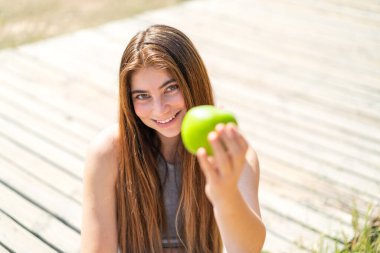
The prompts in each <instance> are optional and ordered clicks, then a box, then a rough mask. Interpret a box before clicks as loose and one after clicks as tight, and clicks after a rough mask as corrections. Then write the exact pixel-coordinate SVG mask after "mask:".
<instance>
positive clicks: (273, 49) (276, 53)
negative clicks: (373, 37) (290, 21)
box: [146, 4, 380, 90]
mask: <svg viewBox="0 0 380 253" xmlns="http://www.w3.org/2000/svg"><path fill="white" fill-rule="evenodd" d="M186 6H187V7H188V6H192V5H191V4H189V5H186ZM236 8H237V9H239V10H241V8H240V7H239V6H237V7H236ZM194 9H195V10H194ZM194 9H190V10H191V11H192V13H193V14H194V12H199V13H196V18H194V15H193V17H192V19H191V20H187V19H184V20H183V22H181V28H183V29H185V28H186V29H185V30H186V31H187V32H188V33H189V34H190V35H193V36H192V37H195V38H197V37H200V36H201V35H198V34H202V33H200V31H199V29H202V30H201V31H209V32H207V34H208V35H210V33H212V34H211V35H210V36H208V37H207V38H204V40H203V41H202V43H198V44H200V45H202V47H203V45H207V43H213V44H214V45H213V47H214V50H215V49H221V48H222V47H223V46H226V44H228V45H229V47H231V46H232V47H235V49H241V50H243V51H244V52H243V54H244V55H245V54H246V53H247V52H251V53H252V52H255V55H254V57H249V58H248V57H242V58H241V59H243V60H244V59H249V60H251V61H255V60H257V62H258V64H262V65H264V66H265V65H266V64H268V61H271V60H272V61H273V64H275V66H278V65H279V63H282V65H283V68H282V69H281V71H282V72H288V71H292V70H293V71H292V72H294V73H299V74H301V75H302V73H304V72H305V67H307V69H306V70H308V69H310V67H308V66H310V64H314V65H313V66H312V68H313V69H321V68H322V69H326V66H327V64H329V61H327V60H326V59H324V58H325V57H328V56H330V55H332V53H331V52H326V54H325V55H324V58H323V59H320V60H313V58H315V57H319V58H320V56H319V55H315V53H316V52H317V53H318V54H320V53H321V52H323V50H324V49H321V48H320V46H317V48H319V49H320V50H318V51H316V50H315V48H316V46H315V45H313V44H312V42H311V41H315V40H317V39H318V38H316V36H315V33H313V38H312V39H311V41H307V42H305V43H303V44H301V45H302V46H300V45H299V44H298V43H294V42H292V40H290V41H288V39H287V38H288V37H287V36H288V34H289V33H288V32H287V31H286V32H285V35H286V36H285V37H282V36H281V35H277V32H280V31H282V30H284V29H285V30H286V29H293V27H294V25H289V26H284V25H282V23H281V22H278V23H276V24H275V25H274V26H275V27H277V29H278V30H280V31H271V32H268V34H272V35H273V34H275V35H274V36H277V37H274V38H268V39H265V40H263V41H262V40H261V39H260V38H261V37H262V36H263V34H264V36H266V34H267V33H266V32H265V31H267V29H266V27H265V24H266V23H267V22H270V21H271V20H272V18H271V19H268V20H266V19H265V17H268V15H266V16H264V17H260V16H259V18H258V17H257V16H255V13H253V14H252V13H250V15H238V14H236V13H234V12H233V11H232V10H230V9H228V14H226V13H222V14H220V15H219V16H217V15H214V13H215V12H218V10H221V9H222V8H213V9H212V8H211V10H210V11H209V10H208V8H199V6H196V7H195V8H194ZM248 9H249V8H248ZM258 9H260V6H258ZM190 10H188V11H190ZM252 11H254V12H258V11H260V10H257V9H253V10H252ZM271 11H272V10H271ZM168 14H171V15H168ZM206 14H207V15H206ZM173 15H179V14H178V13H177V12H176V11H174V10H171V11H170V10H168V11H165V12H153V13H151V14H150V16H148V17H146V20H151V22H152V23H154V22H167V23H169V24H170V22H172V23H173V24H174V25H175V23H174V22H173V19H171V18H170V17H171V16H173ZM223 15H224V17H225V16H228V17H229V18H228V19H226V18H224V19H222V17H223ZM234 15H235V16H234ZM252 16H253V17H256V18H255V19H254V21H252V20H250V21H249V20H248V19H249V18H250V17H252ZM235 17H239V18H245V19H246V20H235V19H234V18H235ZM276 17H277V15H274V16H273V18H276ZM198 19H200V20H198ZM205 19H207V20H209V21H210V20H213V19H214V20H215V19H218V20H221V21H220V22H222V25H220V24H219V23H218V26H213V25H214V22H206V21H205ZM194 20H195V21H196V22H200V23H202V24H203V25H202V26H201V28H199V27H197V26H196V24H194ZM223 20H227V21H228V22H227V21H225V22H226V23H223ZM261 20H262V21H263V22H262V23H260V24H257V29H256V30H255V29H251V27H250V26H249V25H250V24H252V23H255V22H259V21H261ZM202 21H204V22H202ZM231 21H232V22H231ZM297 22H298V21H297ZM239 23H240V24H239ZM298 23H300V22H298ZM262 26H263V27H262ZM194 27H197V28H196V29H195V30H194ZM261 27H262V28H261ZM307 30H308V29H303V30H302V31H307ZM226 31H229V32H228V33H229V34H231V36H228V37H224V39H223V40H220V39H218V38H220V37H221V36H223V35H224V34H225V33H226ZM249 31H252V32H249ZM321 31H324V30H321ZM293 33H294V29H293ZM297 34H298V36H299V34H300V32H297ZM301 34H302V35H303V33H301ZM321 35H323V33H322V34H321ZM329 37H330V38H331V37H338V38H339V36H338V35H337V34H334V35H331V34H329ZM299 39H302V38H294V39H293V40H294V41H295V42H296V41H298V40H299ZM278 40H281V41H282V43H277V41H278ZM323 41H326V40H324V39H323ZM309 45H310V50H309V52H308V53H309V55H305V52H298V51H300V50H304V49H305V47H309ZM336 45H337V46H339V48H340V50H341V47H342V43H340V42H337V43H336ZM358 45H361V44H359V43H358ZM285 46H288V47H290V48H288V49H287V48H284V47H285ZM331 47H332V43H327V44H326V48H328V49H330V48H331ZM351 48H352V46H350V47H348V49H347V50H348V52H347V54H348V53H350V52H351V51H352V50H351ZM372 48H373V50H372V51H374V50H375V51H378V50H376V48H378V46H374V47H372ZM367 49H368V48H367ZM337 50H338V49H337ZM337 50H336V51H337ZM205 51H207V50H205ZM222 51H223V52H224V53H223V56H225V55H226V54H228V51H227V50H222ZM287 51H289V52H287ZM336 51H335V52H336ZM218 53H219V52H218ZM284 53H286V54H284ZM310 53H311V55H310ZM347 54H345V55H347ZM219 55H220V54H219ZM235 55H236V54H234V56H235ZM340 55H341V54H340ZM371 55H372V54H371ZM353 57H356V56H353ZM261 58H264V59H265V60H262V59H261ZM271 58H273V59H271ZM356 58H357V57H356ZM356 58H355V60H352V61H345V62H340V63H339V64H335V65H336V67H334V71H327V73H326V72H325V73H324V75H334V76H336V75H335V74H336V73H339V72H340V73H341V74H340V75H339V79H342V78H343V80H344V83H345V85H346V86H347V85H349V83H351V82H353V81H354V80H358V79H357V78H355V77H356V75H353V76H350V75H352V73H355V74H356V73H357V71H358V69H360V68H361V67H362V66H368V64H364V63H362V64H360V63H359V62H358V60H357V59H356ZM332 59H333V60H335V59H340V57H333V58H332ZM359 59H361V58H359ZM239 60H240V59H239ZM294 61H299V63H297V66H294V67H291V65H292V64H293V63H296V62H294ZM352 62H353V63H354V64H355V65H353V66H352V69H350V71H349V72H350V73H346V72H347V71H344V72H342V69H344V70H345V69H347V67H346V65H347V64H349V63H352ZM321 63H323V64H322V65H321ZM342 64H343V65H344V67H343V66H342ZM249 66H251V65H249ZM255 69H256V68H254V67H253V66H252V68H251V71H255ZM259 69H260V68H259ZM278 69H279V68H278V67H277V69H275V71H272V74H276V72H278V71H277V70H278ZM372 70H373V68H372ZM229 72H231V71H229ZM361 76H362V78H360V82H359V80H358V81H357V82H356V83H355V85H360V84H362V83H364V84H366V83H368V82H370V83H373V85H371V86H370V87H371V88H373V89H375V88H376V89H377V90H378V86H377V85H376V84H377V83H378V81H379V80H380V79H379V77H378V78H377V79H373V80H372V79H371V78H372V77H373V75H370V74H367V73H363V74H362V75H361ZM347 77H349V78H347ZM368 78H369V79H368ZM367 79H368V80H367ZM370 79H371V80H372V81H371V80H370Z"/></svg>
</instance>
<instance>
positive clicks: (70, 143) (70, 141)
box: [0, 100, 88, 159]
mask: <svg viewBox="0 0 380 253" xmlns="http://www.w3.org/2000/svg"><path fill="white" fill-rule="evenodd" d="M0 115H1V117H3V118H4V119H5V120H7V121H9V122H12V123H14V124H16V125H19V126H20V127H22V128H24V129H26V130H27V131H29V132H31V133H34V134H35V135H38V136H41V138H42V139H46V140H47V141H49V142H50V143H54V145H56V146H58V147H60V148H62V149H64V150H67V151H68V152H71V153H73V154H75V155H76V156H77V157H79V158H81V159H84V156H85V150H86V148H87V145H88V142H86V141H84V140H81V139H78V138H76V137H75V136H73V135H71V134H70V133H68V132H66V131H64V130H62V129H59V128H58V127H56V126H54V125H51V124H49V122H46V121H44V120H41V119H38V118H36V117H34V115H31V114H30V113H27V112H25V111H24V110H22V109H21V108H17V107H14V106H12V105H10V104H8V103H4V101H3V100H0Z"/></svg>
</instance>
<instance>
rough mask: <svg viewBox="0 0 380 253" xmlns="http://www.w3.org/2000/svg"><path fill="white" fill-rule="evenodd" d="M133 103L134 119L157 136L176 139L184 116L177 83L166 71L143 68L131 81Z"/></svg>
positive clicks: (183, 101) (181, 96) (181, 98)
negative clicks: (156, 133) (135, 115)
mask: <svg viewBox="0 0 380 253" xmlns="http://www.w3.org/2000/svg"><path fill="white" fill-rule="evenodd" d="M131 85H132V87H131V90H132V101H133V105H134V108H135V112H136V114H137V116H138V117H139V118H140V119H141V121H142V122H143V123H144V124H145V125H147V126H148V127H150V128H153V129H154V130H156V131H157V132H158V134H159V135H161V136H164V137H169V138H170V137H176V136H178V135H179V133H180V132H181V123H182V120H183V117H184V116H185V114H186V106H185V100H184V98H183V95H182V92H181V90H180V89H179V85H178V83H177V82H176V81H175V80H174V79H173V77H172V76H170V74H169V73H168V72H167V71H166V70H160V69H156V68H154V67H146V68H142V69H139V70H137V71H136V72H135V73H134V74H133V75H132V79H131Z"/></svg>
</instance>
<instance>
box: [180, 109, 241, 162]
mask: <svg viewBox="0 0 380 253" xmlns="http://www.w3.org/2000/svg"><path fill="white" fill-rule="evenodd" d="M228 122H233V123H235V124H237V121H236V119H235V117H234V115H233V114H232V113H231V112H228V111H226V110H224V109H219V108H216V107H214V106H212V105H200V106H196V107H193V108H191V109H190V110H189V111H188V112H187V113H186V115H185V117H184V119H183V121H182V126H181V137H182V142H183V144H184V146H185V148H186V149H187V150H188V151H189V152H190V153H192V154H196V153H197V150H198V149H199V148H200V147H204V148H205V149H206V151H207V154H208V155H212V154H213V152H212V148H211V146H210V143H209V142H208V139H207V136H208V134H209V133H210V132H211V131H213V130H214V129H215V126H216V125H217V124H219V123H224V124H226V123H228Z"/></svg>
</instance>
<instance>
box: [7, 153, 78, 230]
mask: <svg viewBox="0 0 380 253" xmlns="http://www.w3.org/2000/svg"><path fill="white" fill-rule="evenodd" d="M0 181H1V182H2V183H3V184H5V185H7V186H12V189H14V190H15V191H17V192H18V193H19V194H20V195H22V196H23V197H24V198H26V199H27V200H28V201H30V202H32V203H34V205H36V206H38V207H39V208H41V209H43V210H44V211H45V212H48V213H49V214H51V215H53V216H54V217H55V218H56V219H58V220H60V221H62V222H63V223H65V224H66V225H67V226H69V227H70V228H72V229H73V230H75V231H77V232H78V233H79V231H80V224H81V219H82V217H81V206H80V203H78V202H77V201H75V200H73V199H72V198H69V197H67V196H65V195H63V194H61V193H60V192H58V191H56V190H55V189H53V188H51V187H50V186H49V185H46V184H44V183H43V182H41V181H39V180H37V179H36V178H34V177H33V176H31V175H29V174H28V173H25V172H24V171H23V170H21V169H19V168H18V167H16V166H15V165H14V164H11V163H10V162H8V161H6V160H4V159H2V158H0Z"/></svg>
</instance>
